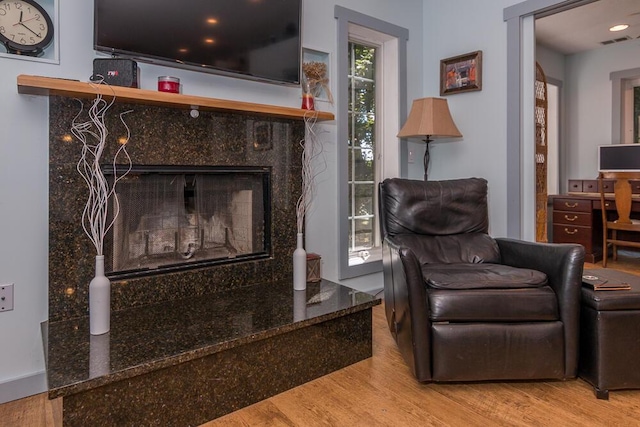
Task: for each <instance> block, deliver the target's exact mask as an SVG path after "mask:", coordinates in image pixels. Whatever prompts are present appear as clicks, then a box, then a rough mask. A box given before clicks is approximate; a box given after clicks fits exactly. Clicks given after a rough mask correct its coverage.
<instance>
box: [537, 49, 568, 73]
mask: <svg viewBox="0 0 640 427" xmlns="http://www.w3.org/2000/svg"><path fill="white" fill-rule="evenodd" d="M536 61H537V62H538V63H539V64H540V66H541V67H542V70H543V71H544V75H545V76H546V77H547V80H549V79H550V78H551V79H555V80H559V81H564V73H565V55H564V54H562V53H560V52H557V51H555V50H553V49H551V48H548V47H546V46H542V45H540V44H538V45H536Z"/></svg>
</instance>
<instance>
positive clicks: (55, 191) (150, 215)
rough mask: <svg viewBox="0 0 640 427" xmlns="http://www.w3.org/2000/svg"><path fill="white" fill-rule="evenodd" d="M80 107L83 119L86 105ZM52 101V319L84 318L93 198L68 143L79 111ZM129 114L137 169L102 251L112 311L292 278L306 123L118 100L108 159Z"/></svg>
mask: <svg viewBox="0 0 640 427" xmlns="http://www.w3.org/2000/svg"><path fill="white" fill-rule="evenodd" d="M83 102H84V109H83V111H85V112H86V111H87V110H88V108H89V102H90V101H89V100H85V101H83ZM49 103H50V105H49V132H50V136H49V320H50V321H52V322H54V321H58V320H64V319H71V318H78V317H82V316H86V315H87V314H88V283H89V281H90V280H91V278H92V277H93V274H94V272H93V269H94V268H93V266H94V265H95V249H94V248H93V247H92V245H91V242H90V241H89V239H88V238H87V236H86V235H85V234H84V232H83V230H82V226H81V216H82V210H83V208H84V204H85V203H86V200H87V189H86V184H85V183H84V182H83V181H82V178H81V177H80V175H79V174H78V172H77V170H76V164H77V162H78V156H79V152H80V151H79V150H80V147H79V146H78V143H77V142H76V141H73V140H72V139H71V138H68V134H69V129H70V128H71V122H72V121H73V119H74V117H75V116H76V115H77V114H78V111H79V109H80V107H79V104H78V101H77V100H73V99H69V98H65V97H59V96H50V97H49ZM129 110H133V111H132V112H131V113H128V114H127V115H126V120H127V125H128V126H129V128H130V132H131V138H130V140H129V142H128V143H127V144H128V145H127V147H128V152H129V154H130V156H131V159H132V161H133V163H134V164H135V169H134V171H133V173H132V174H131V175H129V176H128V177H127V178H126V179H125V180H123V181H120V182H119V183H118V185H117V188H118V189H117V191H118V195H119V197H120V201H121V204H122V205H121V207H120V208H121V214H120V215H118V217H117V219H116V224H114V229H113V230H112V231H111V233H112V234H111V236H110V237H109V236H108V237H107V239H106V240H105V246H104V250H105V263H106V269H107V272H108V273H107V274H108V275H109V276H110V278H111V285H112V286H111V308H112V310H113V311H118V310H124V309H128V308H133V307H139V306H144V305H149V304H161V303H166V302H167V301H170V300H175V299H182V298H189V297H194V296H197V297H204V296H210V295H216V294H217V293H218V292H221V291H226V290H235V289H239V288H242V287H247V286H252V285H261V286H262V285H264V286H266V287H269V284H270V283H274V282H277V281H280V280H291V275H292V266H291V256H292V254H293V251H294V250H295V246H296V213H295V206H296V200H297V199H298V197H299V195H300V192H301V184H300V176H301V165H300V158H301V155H302V148H301V146H300V144H299V142H300V141H301V140H303V139H304V122H303V121H302V120H296V119H291V118H282V117H267V116H264V115H250V114H238V113H231V112H224V111H205V110H202V111H200V114H199V117H198V118H193V117H191V115H190V114H189V110H181V109H175V108H168V107H162V106H155V105H140V104H126V103H116V104H114V105H113V106H112V108H111V109H110V110H109V114H108V115H107V116H106V117H105V120H106V126H107V128H108V129H109V138H111V140H110V141H108V143H107V146H108V148H107V151H105V153H104V158H105V159H111V158H113V151H114V150H115V148H116V147H117V146H118V138H119V137H120V136H121V135H126V134H127V129H126V128H125V127H124V126H123V124H122V122H121V121H120V119H119V114H120V113H122V112H125V111H129ZM80 120H82V118H81V119H80ZM107 162H108V160H107ZM159 187H162V188H163V190H162V191H159V190H157V188H159ZM148 188H155V189H156V190H153V191H152V192H148V191H147V189H148ZM145 193H146V195H145V196H141V194H145ZM127 198H129V199H131V201H126V200H125V199H127ZM123 200H124V202H123ZM147 205H154V207H153V209H151V208H149V209H147V207H148V206H147ZM142 207H144V209H143V210H142V211H138V210H139V209H140V208H142Z"/></svg>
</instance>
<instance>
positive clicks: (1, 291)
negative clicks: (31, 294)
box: [0, 283, 13, 311]
mask: <svg viewBox="0 0 640 427" xmlns="http://www.w3.org/2000/svg"><path fill="white" fill-rule="evenodd" d="M9 310H13V283H11V284H9V285H0V311H9Z"/></svg>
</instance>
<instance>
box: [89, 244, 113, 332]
mask: <svg viewBox="0 0 640 427" xmlns="http://www.w3.org/2000/svg"><path fill="white" fill-rule="evenodd" d="M110 323H111V282H110V281H109V279H108V278H107V276H105V275H104V255H97V256H96V273H95V277H94V278H93V279H91V282H90V283H89V331H90V332H91V335H102V334H106V333H107V332H109V328H110Z"/></svg>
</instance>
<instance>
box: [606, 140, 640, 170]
mask: <svg viewBox="0 0 640 427" xmlns="http://www.w3.org/2000/svg"><path fill="white" fill-rule="evenodd" d="M598 169H599V170H600V172H632V171H633V172H638V171H640V144H612V145H601V146H599V147H598Z"/></svg>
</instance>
